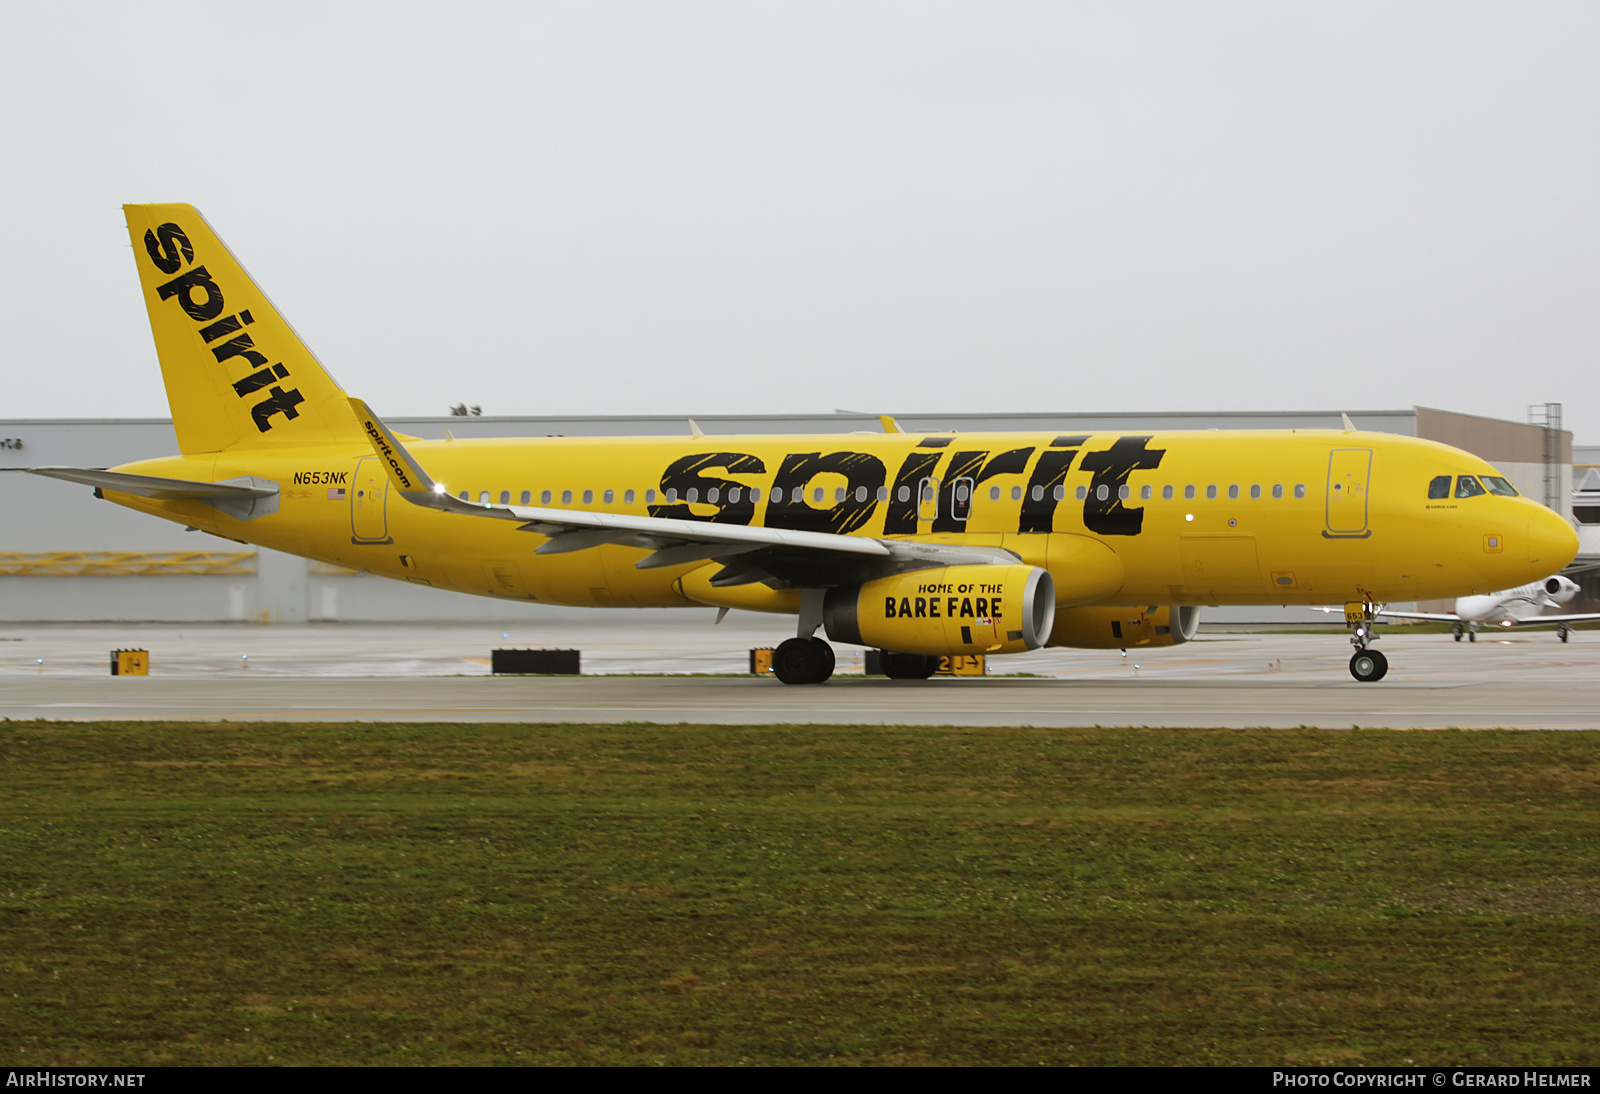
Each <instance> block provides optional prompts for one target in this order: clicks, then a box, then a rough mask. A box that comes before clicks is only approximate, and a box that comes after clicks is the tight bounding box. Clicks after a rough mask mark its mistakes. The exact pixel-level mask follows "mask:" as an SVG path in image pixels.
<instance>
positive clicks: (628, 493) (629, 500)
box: [622, 490, 633, 505]
mask: <svg viewBox="0 0 1600 1094" xmlns="http://www.w3.org/2000/svg"><path fill="white" fill-rule="evenodd" d="M622 504H624V505H632V504H633V491H632V490H624V491H623V492H622Z"/></svg>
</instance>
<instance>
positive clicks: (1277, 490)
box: [1272, 482, 1283, 498]
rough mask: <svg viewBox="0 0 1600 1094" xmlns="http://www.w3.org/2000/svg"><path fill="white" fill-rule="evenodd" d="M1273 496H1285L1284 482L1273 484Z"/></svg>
mask: <svg viewBox="0 0 1600 1094" xmlns="http://www.w3.org/2000/svg"><path fill="white" fill-rule="evenodd" d="M1272 496H1273V497H1275V498H1281V497H1283V483H1281V482H1275V483H1273V484H1272Z"/></svg>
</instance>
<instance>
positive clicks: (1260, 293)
mask: <svg viewBox="0 0 1600 1094" xmlns="http://www.w3.org/2000/svg"><path fill="white" fill-rule="evenodd" d="M0 194H3V195H4V197H5V199H6V203H7V205H8V207H9V208H10V210H11V213H10V220H9V223H8V225H7V228H6V232H5V235H6V246H5V248H4V249H5V253H6V255H7V256H9V257H7V258H6V259H5V260H4V262H3V263H0V362H3V367H4V375H5V378H6V383H5V388H4V392H5V397H4V400H3V402H0V417H59V416H155V415H164V414H166V412H167V411H166V403H165V399H164V396H163V394H162V388H161V384H160V380H159V376H158V374H157V366H156V361H155V353H154V350H153V348H152V345H151V341H150V333H149V327H148V325H147V323H146V320H145V316H144V312H143V308H142V306H141V304H140V299H139V292H138V282H137V275H136V271H135V269H134V265H133V262H132V260H131V252H130V250H129V245H128V239H127V235H126V231H125V229H124V226H123V221H122V215H121V211H120V206H121V204H122V203H124V202H140V201H187V202H192V203H193V204H195V205H197V206H199V207H200V209H201V210H202V211H203V212H204V213H205V214H206V216H207V218H208V219H209V220H210V221H211V223H212V224H213V226H214V227H216V229H217V230H218V231H219V232H220V233H221V234H222V236H223V238H224V239H226V240H227V241H228V243H229V244H230V246H232V247H233V249H234V251H235V252H236V253H238V255H239V256H240V257H241V258H242V259H243V261H244V262H245V263H246V264H247V265H248V266H249V267H250V269H251V272H252V273H253V274H254V275H255V276H256V278H257V279H258V280H259V281H260V282H261V284H262V287H263V288H265V289H266V291H267V292H268V293H270V294H271V295H272V296H273V298H274V300H275V301H276V302H277V303H278V305H279V307H280V308H282V309H283V311H284V312H285V313H286V314H287V315H288V317H289V318H290V320H291V321H292V322H293V323H294V324H295V325H296V326H297V327H298V328H299V330H300V332H301V334H302V335H304V337H305V338H306V340H307V341H308V342H309V343H310V345H311V348H312V349H313V350H314V351H316V352H317V354H318V355H319V356H320V357H321V358H322V360H323V361H324V363H326V364H327V365H328V367H329V369H330V370H331V371H332V372H333V373H334V375H335V376H336V377H337V378H338V379H339V381H340V382H341V383H342V384H343V385H344V386H345V387H346V388H347V389H348V390H349V391H350V392H351V393H352V394H356V395H360V396H362V397H363V398H365V399H367V400H368V401H369V402H370V403H372V404H373V406H374V408H375V409H377V410H378V411H379V413H388V414H395V415H398V414H429V413H443V412H444V411H445V409H446V408H447V407H448V406H449V405H450V404H453V403H457V402H461V401H466V402H469V403H476V404H480V405H482V406H483V408H484V411H485V412H486V413H491V414H524V413H561V414H564V413H594V412H613V413H679V414H693V413H704V414H712V413H741V412H754V413H764V412H783V411H806V412H811V411H819V410H823V411H825V410H831V409H834V408H839V407H843V408H850V409H858V410H872V411H879V410H908V411H910V410H916V411H940V410H985V411H1003V410H1062V411H1069V410H1118V411H1120V410H1184V409H1219V410H1220V409H1335V410H1336V409H1359V408H1368V407H1401V406H1410V405H1412V404H1422V405H1428V406H1438V407H1444V408H1447V409H1451V410H1458V411H1463V412H1467V413H1474V414H1486V415H1493V416H1497V417H1506V418H1514V419H1522V418H1523V417H1524V416H1525V413H1526V408H1527V405H1528V404H1529V403H1535V402H1540V403H1542V402H1545V401H1559V402H1562V403H1564V404H1565V405H1566V416H1567V423H1568V425H1569V427H1571V428H1573V429H1574V430H1575V431H1576V433H1577V436H1578V439H1579V441H1580V442H1583V441H1587V442H1589V443H1600V382H1597V379H1596V377H1597V365H1600V314H1597V313H1600V309H1597V303H1600V4H1596V3H1594V2H1593V0H1585V2H1582V3H1541V2H1532V3H1529V2H1522V3H1501V4H1484V3H1473V2H1463V0H1450V2H1445V3H1421V2H1418V3H1396V2H1394V0H1386V2H1383V3H1350V2H1339V3H1333V2H1326V3H1294V2H1285V0H1271V2H1262V3H1229V2H1211V3H1193V2H1186V3H1153V2H1152V3H1141V2H1137V0H1116V2H1111V3H1070V2H1058V3H1048V4H1031V3H1004V2H997V0H984V2H981V3H959V4H958V3H939V2H933V0H918V2H908V3H872V2H863V0H849V2H844V3H830V2H825V0H806V2H804V3H792V4H790V3H759V2H751V0H738V2H732V3H697V2H689V0H681V2H673V3H644V2H636V3H607V2H597V0H585V2H582V3H561V4H543V3H516V4H474V3H456V4H451V5H445V4H440V3H430V4H406V3H396V2H393V0H386V2H384V3H372V4H362V3H316V4H295V3H273V4H259V3H258V4H234V3H226V2H217V0H213V2H210V3H204V4H185V3H178V4H174V3H159V2H149V0H145V2H141V3H138V4H125V3H101V4H87V3H70V2H54V3H50V4H25V3H21V2H10V3H5V4H3V5H0Z"/></svg>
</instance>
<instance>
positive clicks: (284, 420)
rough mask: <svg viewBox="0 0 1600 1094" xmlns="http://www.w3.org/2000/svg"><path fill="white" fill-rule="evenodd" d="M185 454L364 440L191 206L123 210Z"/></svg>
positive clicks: (333, 390)
mask: <svg viewBox="0 0 1600 1094" xmlns="http://www.w3.org/2000/svg"><path fill="white" fill-rule="evenodd" d="M122 208H123V212H124V213H126V214H127V218H128V234H129V236H130V237H132V240H133V256H134V261H135V263H136V264H137V265H138V267H139V283H140V285H141V286H142V287H143V289H144V302H145V308H146V309H147V310H148V311H149V313H150V330H151V332H152V333H153V334H154V335H155V340H156V355H157V357H159V358H160V360H161V376H162V378H163V380H165V382H166V385H167V402H168V403H169V405H170V406H171V407H172V424H173V428H174V429H175V430H176V431H177V434H178V447H179V448H180V449H181V450H182V451H183V453H184V454H185V455H189V454H192V453H200V452H220V451H223V450H225V449H239V448H275V447H280V446H298V445H316V444H330V443H339V442H355V443H360V442H361V441H362V439H363V437H364V434H363V433H362V431H361V427H360V425H359V423H357V421H356V419H355V415H354V414H353V413H352V412H351V410H350V404H349V402H348V400H347V399H346V397H345V394H344V392H343V391H341V390H340V388H339V385H338V384H336V383H334V381H333V377H331V376H329V375H328V373H327V370H326V369H324V368H323V367H322V364H321V363H320V362H319V361H318V360H317V359H316V357H315V356H313V354H312V353H311V351H310V350H309V349H307V348H306V347H305V345H304V343H302V342H301V341H300V336H299V335H297V334H296V333H295V332H294V328H293V327H291V326H289V323H288V321H287V320H285V319H284V318H283V316H281V315H280V314H278V309H277V308H275V307H274V306H273V304H272V301H270V300H268V299H267V295H266V294H265V293H264V292H262V291H261V289H260V288H258V287H257V285H256V283H255V281H253V280H252V279H251V277H250V275H249V274H248V273H246V272H245V269H244V267H243V266H242V265H240V264H239V260H238V259H236V258H234V257H233V252H231V251H229V250H228V248H227V246H226V245H225V244H224V243H223V242H222V240H221V239H220V238H218V236H217V234H216V232H214V231H212V230H211V225H209V224H207V223H206V220H205V218H204V217H202V216H201V215H200V212H199V210H197V209H196V208H195V207H194V206H192V205H124V206H123V207H122Z"/></svg>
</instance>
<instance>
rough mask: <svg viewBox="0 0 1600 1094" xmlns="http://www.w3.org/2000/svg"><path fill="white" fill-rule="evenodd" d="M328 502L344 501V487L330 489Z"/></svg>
mask: <svg viewBox="0 0 1600 1094" xmlns="http://www.w3.org/2000/svg"><path fill="white" fill-rule="evenodd" d="M328 500H329V501H343V500H344V487H342V486H333V487H329V488H328Z"/></svg>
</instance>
